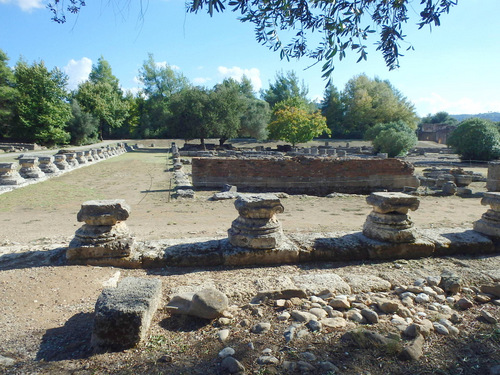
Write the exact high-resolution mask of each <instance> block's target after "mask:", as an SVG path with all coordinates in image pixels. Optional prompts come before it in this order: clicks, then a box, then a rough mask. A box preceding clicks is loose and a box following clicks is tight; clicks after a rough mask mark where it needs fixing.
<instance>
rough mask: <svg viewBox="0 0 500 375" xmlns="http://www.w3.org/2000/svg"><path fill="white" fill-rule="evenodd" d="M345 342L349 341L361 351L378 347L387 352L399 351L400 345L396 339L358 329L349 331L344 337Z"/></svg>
mask: <svg viewBox="0 0 500 375" xmlns="http://www.w3.org/2000/svg"><path fill="white" fill-rule="evenodd" d="M342 340H343V341H348V342H350V343H351V344H352V345H354V346H355V347H358V348H361V349H367V348H373V347H377V348H380V349H386V350H387V351H396V352H397V351H399V350H400V348H399V346H400V344H399V341H398V340H396V339H392V338H388V337H384V336H382V335H381V334H380V333H377V332H372V331H367V330H365V329H357V330H354V331H348V332H346V333H345V334H344V335H343V336H342Z"/></svg>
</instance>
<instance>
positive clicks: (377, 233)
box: [363, 192, 419, 243]
mask: <svg viewBox="0 0 500 375" xmlns="http://www.w3.org/2000/svg"><path fill="white" fill-rule="evenodd" d="M366 202H367V203H368V204H369V205H371V206H373V211H372V212H371V213H370V214H369V215H368V217H367V218H366V221H365V224H364V226H363V234H364V235H365V236H366V237H368V238H371V239H374V240H378V241H383V242H392V243H408V242H415V240H416V235H415V231H414V228H413V222H412V221H411V220H410V218H409V216H408V210H412V211H415V210H416V209H417V208H418V206H419V200H418V198H417V197H415V196H412V195H407V194H404V193H393V192H377V193H371V194H370V195H369V196H368V197H367V198H366Z"/></svg>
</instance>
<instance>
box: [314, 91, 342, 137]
mask: <svg viewBox="0 0 500 375" xmlns="http://www.w3.org/2000/svg"><path fill="white" fill-rule="evenodd" d="M321 113H322V115H323V116H325V117H326V124H327V126H328V128H329V129H330V131H331V132H332V138H346V137H347V136H348V133H347V132H346V129H345V128H344V127H343V126H342V121H343V118H344V103H342V98H341V96H340V92H339V91H338V90H337V88H336V87H335V86H334V85H331V84H330V85H329V86H328V87H327V88H326V90H325V94H324V98H323V101H322V102H321Z"/></svg>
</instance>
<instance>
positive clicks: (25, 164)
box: [19, 156, 45, 179]
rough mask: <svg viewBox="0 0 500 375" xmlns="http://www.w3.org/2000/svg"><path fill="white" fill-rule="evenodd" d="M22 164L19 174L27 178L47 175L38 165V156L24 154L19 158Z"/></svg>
mask: <svg viewBox="0 0 500 375" xmlns="http://www.w3.org/2000/svg"><path fill="white" fill-rule="evenodd" d="M19 163H20V164H21V169H20V170H19V174H20V175H21V176H22V177H23V178H26V179H29V178H42V177H45V173H44V172H43V171H42V170H41V169H40V167H39V166H38V165H39V164H40V163H39V162H38V157H36V156H24V157H22V158H20V159H19Z"/></svg>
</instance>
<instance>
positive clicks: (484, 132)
mask: <svg viewBox="0 0 500 375" xmlns="http://www.w3.org/2000/svg"><path fill="white" fill-rule="evenodd" d="M448 146H451V147H453V149H454V150H455V151H456V152H457V153H458V154H459V155H460V158H461V159H464V160H493V159H497V158H499V157H500V134H499V132H498V128H497V127H496V126H495V125H494V124H492V123H491V122H489V121H487V120H483V119H479V118H472V119H469V120H465V121H463V122H461V123H460V124H459V125H458V127H457V128H456V129H455V130H454V131H453V132H452V133H451V134H450V136H449V137H448Z"/></svg>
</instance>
